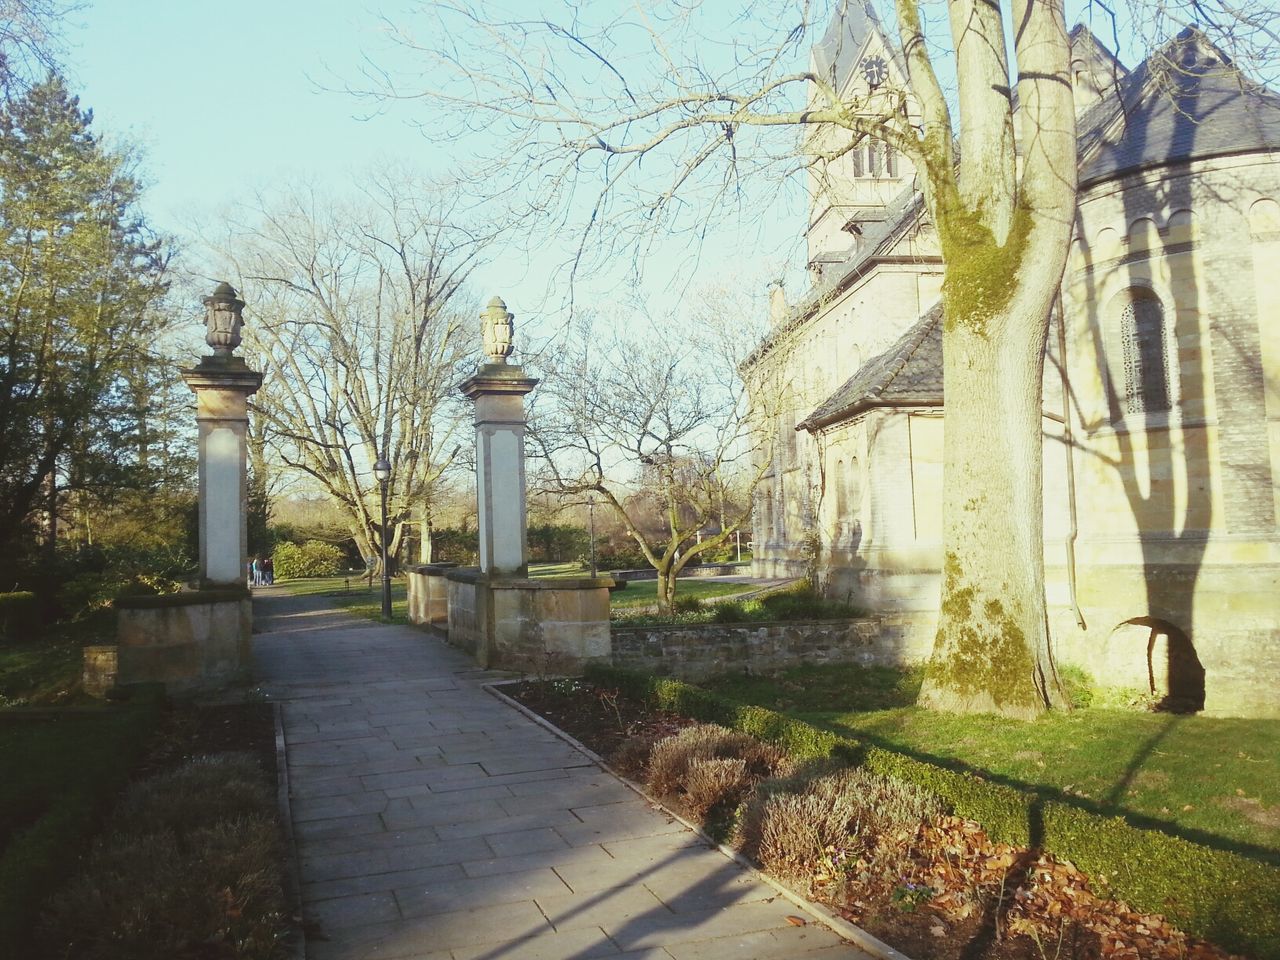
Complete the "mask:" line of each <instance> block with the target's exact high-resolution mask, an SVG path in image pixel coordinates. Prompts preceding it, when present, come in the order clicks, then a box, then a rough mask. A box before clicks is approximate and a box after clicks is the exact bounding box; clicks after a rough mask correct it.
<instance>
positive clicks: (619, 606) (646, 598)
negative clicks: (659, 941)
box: [611, 577, 756, 611]
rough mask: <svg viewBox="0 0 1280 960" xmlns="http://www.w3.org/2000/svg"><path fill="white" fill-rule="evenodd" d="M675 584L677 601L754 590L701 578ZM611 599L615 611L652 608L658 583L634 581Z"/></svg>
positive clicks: (684, 580)
mask: <svg viewBox="0 0 1280 960" xmlns="http://www.w3.org/2000/svg"><path fill="white" fill-rule="evenodd" d="M676 583H677V585H676V599H677V600H679V599H680V598H681V597H697V598H698V599H699V600H709V599H713V598H716V597H730V596H733V595H734V594H738V593H747V592H748V591H751V590H754V589H756V588H755V587H754V586H752V585H751V584H749V583H722V582H720V581H716V580H708V579H706V578H703V577H682V578H680V579H679V580H678V581H677V582H676ZM611 598H612V603H611V606H612V608H613V609H614V610H616V611H625V610H639V609H640V608H641V607H651V606H654V605H655V604H657V602H658V581H657V580H634V581H632V582H631V583H629V584H627V586H626V587H625V588H624V589H622V590H618V591H615V592H614V593H613V594H611Z"/></svg>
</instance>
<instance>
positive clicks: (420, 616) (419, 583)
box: [405, 563, 458, 627]
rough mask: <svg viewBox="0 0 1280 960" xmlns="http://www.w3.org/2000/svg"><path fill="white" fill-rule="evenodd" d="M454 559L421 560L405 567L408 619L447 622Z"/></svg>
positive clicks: (436, 625) (410, 620)
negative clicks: (435, 561) (439, 561)
mask: <svg viewBox="0 0 1280 960" xmlns="http://www.w3.org/2000/svg"><path fill="white" fill-rule="evenodd" d="M457 566H458V565H457V564H456V563H424V564H420V565H418V566H412V567H406V568H405V577H406V580H407V592H408V607H409V622H410V623H419V624H426V625H428V626H433V627H443V626H445V625H446V624H448V622H449V581H448V580H447V579H446V578H445V574H447V573H448V572H449V571H450V570H453V569H456V568H457Z"/></svg>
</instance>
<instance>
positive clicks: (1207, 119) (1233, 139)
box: [1079, 27, 1280, 187]
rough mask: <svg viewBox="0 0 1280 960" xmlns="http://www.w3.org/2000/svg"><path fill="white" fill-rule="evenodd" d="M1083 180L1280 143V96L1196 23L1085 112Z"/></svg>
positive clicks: (1082, 124)
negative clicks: (1115, 92) (1233, 59)
mask: <svg viewBox="0 0 1280 960" xmlns="http://www.w3.org/2000/svg"><path fill="white" fill-rule="evenodd" d="M1079 130H1080V160H1081V164H1080V185H1081V186H1082V187H1085V186H1088V185H1091V184H1093V183H1097V182H1099V181H1102V180H1109V179H1111V178H1113V177H1116V176H1119V175H1120V174H1123V173H1128V172H1130V171H1133V170H1140V169H1143V168H1146V167H1157V166H1164V165H1167V164H1170V163H1179V162H1185V161H1188V160H1199V159H1206V158H1208V157H1216V156H1225V155H1230V154H1237V153H1254V152H1260V151H1266V150H1275V149H1280V96H1278V95H1277V94H1275V93H1274V92H1273V91H1271V90H1268V89H1267V88H1266V87H1264V86H1262V85H1260V84H1258V83H1255V82H1254V81H1252V80H1250V79H1249V78H1248V77H1246V76H1245V75H1244V74H1243V73H1241V72H1240V71H1239V70H1238V69H1237V68H1236V67H1235V65H1234V64H1233V63H1232V62H1231V59H1230V58H1229V57H1227V56H1226V55H1225V54H1224V53H1223V52H1222V51H1221V50H1219V49H1218V48H1217V47H1215V46H1214V45H1213V44H1212V43H1210V42H1209V41H1208V39H1207V38H1206V37H1205V36H1204V34H1203V33H1201V32H1200V31H1199V30H1197V29H1195V28H1190V27H1189V28H1188V29H1186V30H1184V31H1183V32H1182V33H1180V34H1179V35H1178V36H1177V37H1176V38H1175V39H1174V40H1172V41H1170V42H1169V43H1168V44H1166V45H1165V46H1164V47H1163V48H1162V49H1161V50H1160V51H1158V52H1157V53H1155V54H1153V55H1152V56H1150V57H1148V58H1147V59H1146V60H1145V61H1143V63H1142V65H1141V66H1140V67H1138V69H1137V70H1135V71H1134V72H1133V73H1132V74H1130V75H1129V76H1128V77H1126V78H1125V79H1124V80H1123V81H1121V83H1120V91H1119V97H1115V96H1112V97H1108V98H1104V99H1103V100H1102V101H1101V102H1099V103H1098V104H1096V105H1095V106H1094V107H1093V108H1091V109H1090V110H1089V111H1088V112H1087V113H1086V114H1085V116H1083V117H1081V118H1080V123H1079Z"/></svg>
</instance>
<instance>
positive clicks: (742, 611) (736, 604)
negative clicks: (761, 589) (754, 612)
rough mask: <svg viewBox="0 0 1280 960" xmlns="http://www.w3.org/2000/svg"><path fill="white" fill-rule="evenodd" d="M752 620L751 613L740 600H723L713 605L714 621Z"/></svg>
mask: <svg viewBox="0 0 1280 960" xmlns="http://www.w3.org/2000/svg"><path fill="white" fill-rule="evenodd" d="M751 620H752V617H751V614H750V613H749V612H748V611H747V608H746V607H744V606H743V605H742V603H741V602H740V601H738V600H721V601H720V602H719V603H716V604H713V605H712V607H711V622H712V623H749V622H750V621H751Z"/></svg>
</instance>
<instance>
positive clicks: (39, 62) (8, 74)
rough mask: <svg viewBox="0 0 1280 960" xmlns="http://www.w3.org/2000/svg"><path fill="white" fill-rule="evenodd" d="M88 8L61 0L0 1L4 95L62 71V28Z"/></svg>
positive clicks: (0, 82) (0, 73) (1, 86)
mask: <svg viewBox="0 0 1280 960" xmlns="http://www.w3.org/2000/svg"><path fill="white" fill-rule="evenodd" d="M84 6H85V5H84V4H83V3H62V2H59V0H0V96H3V97H4V98H6V99H7V98H9V97H12V96H13V95H14V94H15V93H18V92H20V91H22V90H24V89H26V88H27V87H28V86H29V85H30V84H32V83H34V82H36V81H38V80H42V79H44V77H45V76H47V75H48V74H50V73H56V72H58V70H59V62H58V61H59V54H60V52H61V46H62V43H61V38H60V37H59V35H58V28H59V27H60V26H61V25H62V23H63V22H64V21H65V20H66V19H67V17H68V16H69V15H71V14H72V13H74V12H76V11H77V10H80V9H82V8H83V7H84Z"/></svg>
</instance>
